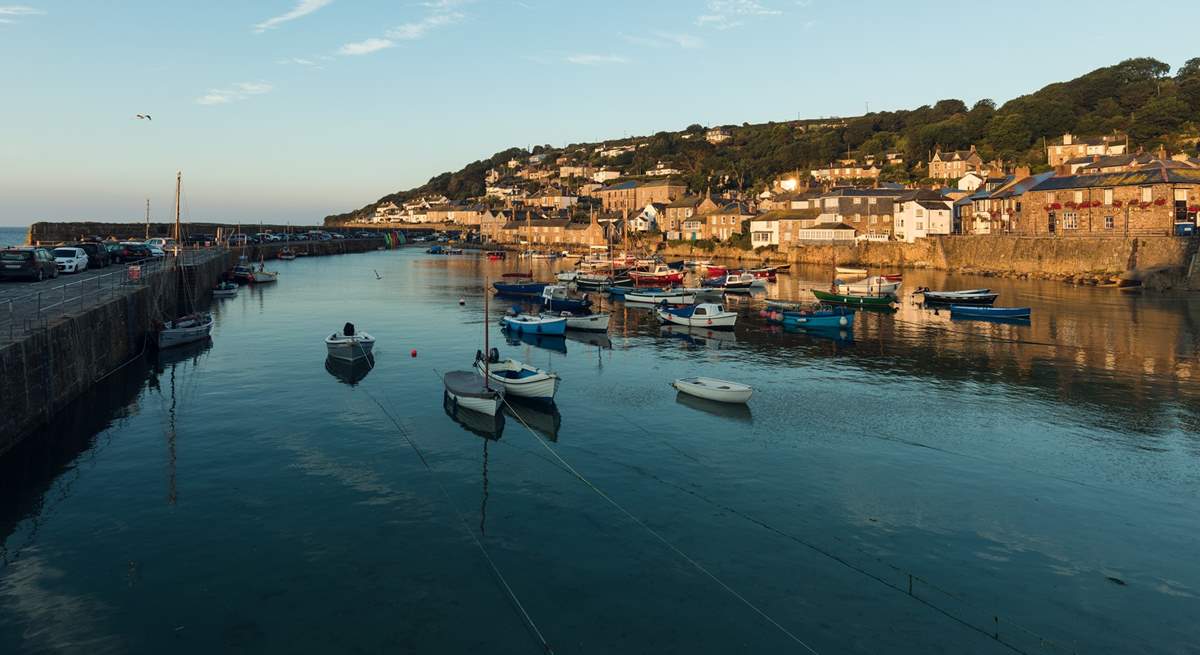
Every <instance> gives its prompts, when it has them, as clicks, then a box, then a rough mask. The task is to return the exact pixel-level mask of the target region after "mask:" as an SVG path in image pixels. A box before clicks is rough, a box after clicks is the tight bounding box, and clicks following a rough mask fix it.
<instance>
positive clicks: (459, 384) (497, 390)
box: [442, 371, 504, 416]
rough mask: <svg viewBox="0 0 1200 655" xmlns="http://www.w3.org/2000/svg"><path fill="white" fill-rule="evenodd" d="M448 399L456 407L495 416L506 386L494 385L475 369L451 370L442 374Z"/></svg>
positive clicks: (502, 399)
mask: <svg viewBox="0 0 1200 655" xmlns="http://www.w3.org/2000/svg"><path fill="white" fill-rule="evenodd" d="M442 383H443V384H445V386H446V400H448V401H450V402H451V403H453V406H454V407H456V408H457V407H465V408H467V409H469V410H472V411H476V412H480V413H482V414H487V415H488V416H495V415H496V413H497V412H499V411H500V405H501V403H503V402H504V388H503V387H492V386H490V385H489V384H488V383H487V382H485V381H484V379H483V378H482V377H480V376H479V375H476V374H475V372H474V371H450V372H449V373H446V374H445V375H444V376H442Z"/></svg>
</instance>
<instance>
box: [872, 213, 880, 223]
mask: <svg viewBox="0 0 1200 655" xmlns="http://www.w3.org/2000/svg"><path fill="white" fill-rule="evenodd" d="M878 222H879V217H878V216H874V215H872V216H871V225H874V224H876V223H878Z"/></svg>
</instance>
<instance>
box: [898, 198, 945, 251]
mask: <svg viewBox="0 0 1200 655" xmlns="http://www.w3.org/2000/svg"><path fill="white" fill-rule="evenodd" d="M952 210H953V208H952V201H951V200H950V199H949V198H947V197H945V196H943V195H942V194H940V193H938V192H936V191H927V190H925V189H918V190H916V191H910V192H908V193H906V194H904V195H902V196H900V197H899V198H896V200H895V201H894V202H893V203H892V219H893V220H892V224H893V225H894V228H893V229H894V231H895V236H896V238H897V239H899V240H901V241H905V242H907V243H912V242H914V241H916V240H917V239H923V238H925V237H927V236H931V235H933V236H937V235H946V234H950V233H951V231H952V229H953V225H954V221H953V211H952Z"/></svg>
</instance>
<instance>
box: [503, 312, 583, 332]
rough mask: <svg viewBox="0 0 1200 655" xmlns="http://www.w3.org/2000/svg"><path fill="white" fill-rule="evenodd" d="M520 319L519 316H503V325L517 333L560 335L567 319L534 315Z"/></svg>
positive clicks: (565, 328) (564, 329) (564, 330)
mask: <svg viewBox="0 0 1200 655" xmlns="http://www.w3.org/2000/svg"><path fill="white" fill-rule="evenodd" d="M535 318H536V320H532V319H529V318H525V319H522V317H520V316H505V317H504V318H503V319H501V320H502V321H503V323H504V327H506V328H507V329H509V330H511V331H513V332H516V333H519V334H548V335H558V336H561V335H562V334H564V333H565V332H566V331H567V319H565V318H542V317H535Z"/></svg>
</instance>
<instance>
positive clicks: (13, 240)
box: [0, 225, 29, 246]
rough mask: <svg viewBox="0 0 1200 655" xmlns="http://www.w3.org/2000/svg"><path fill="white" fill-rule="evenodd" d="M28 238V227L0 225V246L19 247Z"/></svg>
mask: <svg viewBox="0 0 1200 655" xmlns="http://www.w3.org/2000/svg"><path fill="white" fill-rule="evenodd" d="M28 236H29V226H28V225H26V226H24V227H22V226H20V225H0V246H19V245H23V244H24V243H25V239H26V237H28Z"/></svg>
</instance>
